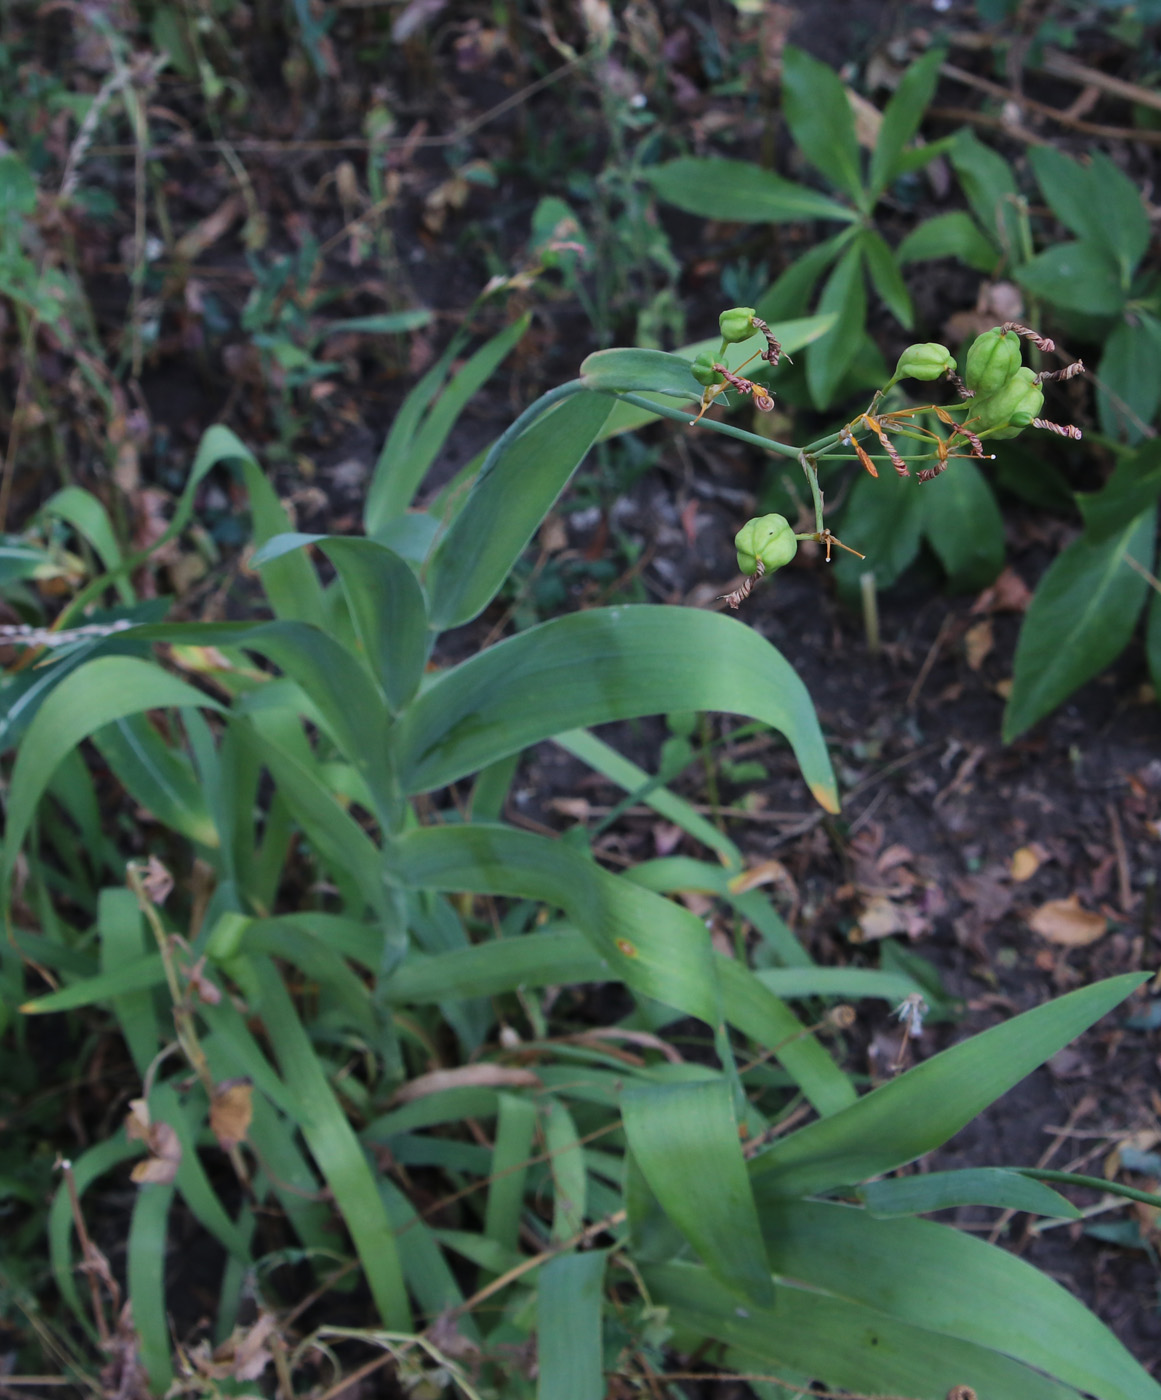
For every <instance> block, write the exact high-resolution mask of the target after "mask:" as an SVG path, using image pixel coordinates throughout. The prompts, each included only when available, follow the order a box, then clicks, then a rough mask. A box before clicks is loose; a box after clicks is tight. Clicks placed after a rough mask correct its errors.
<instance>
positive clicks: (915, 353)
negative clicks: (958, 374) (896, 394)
mask: <svg viewBox="0 0 1161 1400" xmlns="http://www.w3.org/2000/svg"><path fill="white" fill-rule="evenodd" d="M948 373H950V374H954V373H955V357H954V356H953V355H952V353H951V351H950V350H949V349H948V348H947V346H946V345H939V344H937V343H936V342H935V341H934V340H928V341H925V342H924V343H923V344H922V345H909V346H908V347H907V349H906V350H904V351H903V353H902V355H900V356H899V363H898V364H897V365H896V366H895V373H894V374H893V375H892V376H891V382H892V383H894V382H895V381H896V380H897V379H926V380H931V379H938V378H939V376H940V375H941V374H948Z"/></svg>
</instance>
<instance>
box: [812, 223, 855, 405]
mask: <svg viewBox="0 0 1161 1400" xmlns="http://www.w3.org/2000/svg"><path fill="white" fill-rule="evenodd" d="M818 310H819V313H820V314H821V315H833V316H834V317H835V324H834V329H833V330H832V331H831V332H830V333H829V334H828V335H825V336H824V337H823V338H822V339H821V340H820V341H819V342H818V343H817V344H816V345H812V346H811V347H810V349H809V351H808V352H807V356H806V382H807V384H808V385H809V387H810V396H811V398H812V399H813V400H814V404H815V407H816V408H826V407H827V406H828V405H829V404H830V401H831V399H832V398H833V397H834V393H835V390H836V389H837V388H838V386H839V384H840V383H841V382H842V379H843V376H844V375H845V374H846V372H847V370H848V369H849V368H850V364H851V361H852V360H853V359H854V357H855V355H856V354H857V353H858V349H859V339H860V337H861V335H862V333H863V327H864V325H865V323H866V319H867V288H866V285H865V283H864V281H863V258H862V247H861V246H860V244H858V243H856V244H855V245H854V246H853V247H851V248H848V249H847V251H846V252H845V253H844V254H843V255H842V257H841V258H840V259H839V261H838V263H837V265H836V266H835V269H834V271H833V272H832V273H831V274H830V276H829V277H828V278H827V281H826V286H825V287H823V289H822V296H821V297H820V298H819V301H818Z"/></svg>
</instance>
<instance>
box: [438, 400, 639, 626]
mask: <svg viewBox="0 0 1161 1400" xmlns="http://www.w3.org/2000/svg"><path fill="white" fill-rule="evenodd" d="M611 407H612V400H611V399H609V398H608V397H607V396H605V395H603V394H593V393H589V392H588V391H587V390H581V391H579V392H577V393H574V394H571V395H570V396H569V397H567V398H565V399H563V401H562V402H559V403H556V404H553V405H551V406H550V407H549V408H547V409H546V411H545V412H544V413H542V414H541V415H540V416H539V417H537V418H536V419H534V420H533V422H532V423H531V425H530V426H529V427H527V428H526V429H525V430H524V431H523V432H522V433H520V434H519V435H518V436H516V437H515V438H514V440H512V441H511V442H509V443H507V444H506V445H505V446H504V447H503V449H502V450H501V451H500V453H499V455H498V457H497V458H496V459H495V461H494V463H493V464H492V466H491V469H490V470H488V471H486V472H484V471H481V474H480V475H479V476H478V477H477V478H476V482H475V485H474V486H473V487H472V489H471V492H470V493H469V495H468V498H467V500H466V501H465V502H464V505H463V507H462V509H461V510H460V512H459V514H458V515H457V516H456V518H455V520H454V521H453V522H452V525H451V528H450V529H449V530H448V532H447V534H446V535H445V536H444V538H443V539H442V540H441V541H440V542H439V544H438V545H437V546H436V548H435V552H434V554H433V555H432V559H431V564H430V566H429V568H428V574H427V589H428V594H429V597H430V599H431V622H432V626H433V627H435V628H436V629H437V630H438V631H444V630H446V629H447V628H449V627H458V626H461V625H462V624H463V623H465V622H470V621H471V620H472V618H473V617H475V616H476V615H477V614H478V613H480V612H482V611H483V609H484V608H486V607H487V605H488V604H489V603H490V602H491V600H492V599H493V597H495V595H496V593H497V591H498V590H499V588H500V586H501V584H502V583H503V582H504V580H505V579H506V578H507V577H508V574H509V573H510V572H511V569H512V565H513V564H514V563H515V562H516V560H517V559H518V558H519V556H520V554H521V552H522V550H523V549H524V547H525V545H527V543H528V541H529V540H530V539H531V538H532V535H533V532H534V531H535V530H536V527H537V526H538V525H539V524H540V522H541V520H543V518H544V516H545V515H546V514H547V512H548V509H549V507H550V506H551V505H552V503H553V501H555V500H556V498H557V496H559V495H560V493H561V491H563V490H564V487H565V485H566V483H567V482H568V479H569V477H570V476H571V475H572V474H573V472H574V471H575V470H576V469H577V467H578V466H579V465H580V463H581V460H582V459H583V458H584V456H585V454H586V453H587V452H588V450H589V448H590V447H591V446H592V444H593V442H594V440H595V439H596V436H597V434H598V433H599V432H600V430H601V426H602V424H603V423H604V421H605V419H606V418H607V417H608V415H609V409H610V408H611Z"/></svg>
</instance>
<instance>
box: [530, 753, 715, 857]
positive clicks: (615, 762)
mask: <svg viewBox="0 0 1161 1400" xmlns="http://www.w3.org/2000/svg"><path fill="white" fill-rule="evenodd" d="M555 742H556V743H558V744H559V745H560V747H561V748H562V749H564V751H565V753H570V754H572V756H573V757H574V758H579V759H580V761H581V762H582V763H587V764H588V765H589V767H590V768H592V769H594V770H595V771H596V772H598V773H601V774H603V775H604V776H605V777H606V778H609V779H610V780H611V781H612V782H614V783H616V784H617V785H618V786H619V787H622V788H624V789H625V791H626V792H629V793H638V792H639V793H640V801H642V802H644V803H645V805H646V806H648V807H652V808H653V810H654V811H655V812H656V813H657V814H658V816H661V817H664V818H665V820H666V821H667V822H672V823H673V824H674V826H679V827H680V828H681V829H682V831H684V832H686V833H687V834H688V835H690V836H692V837H693V839H694V840H695V841H700V842H701V843H702V845H703V846H708V847H709V849H710V850H711V851H716V852H717V853H718V855H719V856H720V857H721V859H722V861H723V863H724V864H725V865H726V866H727V867H730V868H731V869H733V870H735V871H736V870H741V868H742V865H743V860H742V853H741V851H740V850H739V849H738V847H737V846H736V845H734V843H733V842H732V841H731V840H730V838H729V837H728V836H726V835H725V833H724V832H721V831H719V830H718V829H717V827H716V826H714V824H713V822H711V821H707V820H706V818H705V817H703V816H702V815H701V813H700V812H698V811H696V810H695V809H694V807H693V805H692V804H691V803H689V802H687V801H686V800H685V798H684V797H679V796H678V795H677V793H675V792H670V790H669V789H668V788H667V787H665V786H657V781H658V780H657V779H656V777H654V776H653V775H651V774H649V773H646V771H645V770H644V768H638V767H637V765H636V764H635V763H631V762H630V761H629V760H628V759H627V758H623V757H622V756H621V755H620V754H619V753H618V752H617V750H616V749H614V748H612V747H611V746H610V745H609V744H606V743H605V741H604V740H603V739H598V738H597V736H596V735H595V734H590V733H589V731H588V730H587V729H573V730H570V731H568V732H567V733H565V734H557V735H556V736H555ZM646 788H647V789H648V790H647V791H643V789H646Z"/></svg>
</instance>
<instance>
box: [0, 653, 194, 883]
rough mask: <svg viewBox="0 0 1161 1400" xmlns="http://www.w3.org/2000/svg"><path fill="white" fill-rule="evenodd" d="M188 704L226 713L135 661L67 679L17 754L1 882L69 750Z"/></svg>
mask: <svg viewBox="0 0 1161 1400" xmlns="http://www.w3.org/2000/svg"><path fill="white" fill-rule="evenodd" d="M184 705H191V706H196V705H203V706H205V707H207V708H209V709H215V710H217V709H221V706H220V705H219V704H218V703H217V701H215V700H211V699H210V698H209V697H208V696H206V695H203V694H202V692H201V691H199V690H195V689H194V688H193V686H191V685H187V684H186V683H185V682H184V681H179V680H177V679H176V678H175V677H173V676H170V675H168V674H167V673H166V672H165V671H162V670H161V669H160V668H159V667H157V666H153V665H151V664H150V663H149V662H147V661H138V660H137V659H136V658H134V657H129V656H104V657H99V658H98V659H97V660H96V661H93V662H91V663H90V664H89V665H88V666H85V667H84V668H83V669H82V670H80V671H74V672H73V673H72V674H71V675H69V676H66V677H65V679H64V680H63V681H61V683H60V684H59V685H58V686H57V687H56V689H55V690H54V691H53V692H52V694H51V695H49V696H48V697H47V699H46V700H45V701H44V703H43V705H41V707H40V709H39V710H38V711H37V714H36V718H35V719H34V720H33V721H32V723H31V724H30V725H29V727H28V732H27V733H26V735H25V737H24V742H23V744H22V745H21V746H20V753H19V754H18V755H17V759H16V767H15V769H14V771H13V774H12V785H11V787H10V789H9V793H8V812H7V824H6V828H5V834H4V855H3V862H2V863H0V884H2V885H4V886H6V885H7V883H8V880H9V879H10V878H11V874H12V867H13V864H14V863H15V860H16V856H17V853H18V851H19V849H20V845H21V842H22V841H23V840H24V837H25V835H26V834H27V832H28V828H29V826H30V824H31V822H32V818H33V814H34V812H35V811H36V804H37V803H38V802H39V801H40V798H41V795H42V794H43V792H44V790H45V788H46V787H47V786H48V783H49V780H50V779H51V778H52V775H53V773H54V772H55V771H56V768H57V765H58V764H59V763H60V762H61V760H62V759H63V758H64V757H65V755H66V754H67V753H68V752H69V750H70V749H73V748H75V747H76V745H77V744H79V743H80V742H81V741H82V740H83V739H87V738H88V737H89V735H90V734H92V733H93V732H94V731H95V730H98V729H100V728H101V726H102V725H105V724H112V723H113V722H114V721H115V720H118V719H122V718H123V717H124V716H125V715H133V714H140V713H141V711H142V710H151V709H162V708H165V707H166V706H173V707H174V708H178V709H180V708H181V707H182V706H184Z"/></svg>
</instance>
